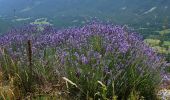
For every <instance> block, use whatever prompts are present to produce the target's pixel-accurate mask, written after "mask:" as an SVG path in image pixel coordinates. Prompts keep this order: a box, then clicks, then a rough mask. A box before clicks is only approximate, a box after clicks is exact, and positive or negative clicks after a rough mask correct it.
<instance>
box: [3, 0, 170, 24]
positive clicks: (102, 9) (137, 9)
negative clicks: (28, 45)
mask: <svg viewBox="0 0 170 100" xmlns="http://www.w3.org/2000/svg"><path fill="white" fill-rule="evenodd" d="M169 4H170V0H0V15H7V16H19V17H49V18H55V17H60V16H66V17H76V18H77V16H79V17H82V16H83V17H88V18H89V17H98V18H101V19H104V20H112V21H113V22H116V23H133V24H136V23H141V24H150V23H152V24H153V23H154V24H159V23H162V22H163V20H164V19H165V18H169V16H170V12H169V11H170V5H169Z"/></svg>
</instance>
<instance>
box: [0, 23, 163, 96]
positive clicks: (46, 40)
mask: <svg viewBox="0 0 170 100" xmlns="http://www.w3.org/2000/svg"><path fill="white" fill-rule="evenodd" d="M38 27H39V26H32V25H29V26H25V27H23V28H21V29H14V30H11V31H9V32H8V33H7V34H5V35H3V36H1V37H0V45H1V47H3V48H5V50H6V51H5V52H7V54H8V56H9V57H10V58H11V59H12V61H14V62H15V63H16V64H17V65H16V66H17V67H16V68H17V69H19V72H18V70H16V69H12V72H11V71H9V69H10V66H11V65H9V64H10V62H9V63H7V64H4V59H3V58H4V57H5V56H4V55H2V54H1V58H2V59H1V64H2V65H5V67H4V68H3V71H4V72H5V73H6V75H8V74H9V73H10V74H14V75H15V73H17V74H18V73H19V75H20V76H22V77H21V80H24V82H21V83H22V88H24V89H27V88H28V89H29V88H32V87H34V86H36V85H44V84H46V83H52V84H56V83H57V82H59V78H60V77H61V76H65V77H67V78H68V79H69V80H70V81H71V82H72V83H75V84H76V86H75V85H67V88H68V90H69V92H70V95H71V96H73V98H76V99H77V98H79V99H83V98H94V99H99V98H101V99H113V98H117V99H128V98H133V96H134V95H135V96H136V98H137V97H138V98H141V97H142V96H143V97H144V98H146V99H155V98H156V89H157V88H158V86H159V84H160V71H161V70H162V68H163V65H164V61H163V59H162V58H160V57H159V56H158V55H157V54H156V53H155V52H154V50H152V49H151V48H150V47H149V46H148V45H146V44H145V43H144V42H143V40H142V39H141V37H140V36H138V35H137V34H136V33H134V32H129V31H128V30H126V29H125V28H124V27H122V26H116V25H111V24H101V23H91V24H88V25H85V26H83V27H75V28H69V29H65V30H56V29H55V28H53V27H51V26H43V28H42V30H38ZM41 27H42V26H41ZM28 40H31V42H32V44H31V49H32V55H31V57H32V67H33V69H32V70H33V79H31V81H28V80H25V79H29V78H28V75H30V74H29V73H27V72H29V64H28V62H30V61H29V60H28V56H29V55H28V52H29V51H28V50H27V41H28ZM18 62H19V65H18ZM23 66H26V67H23ZM23 68H24V69H23ZM37 79H38V80H37ZM29 82H31V83H29ZM30 84H33V85H31V86H29V85H30ZM25 85H26V86H25ZM33 91H35V92H36V90H32V92H33ZM27 92H29V91H26V93H27ZM26 93H25V94H26ZM132 95H133V96H132Z"/></svg>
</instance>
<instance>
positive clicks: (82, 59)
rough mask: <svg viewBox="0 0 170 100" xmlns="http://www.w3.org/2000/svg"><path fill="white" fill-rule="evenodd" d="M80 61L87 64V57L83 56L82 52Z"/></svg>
mask: <svg viewBox="0 0 170 100" xmlns="http://www.w3.org/2000/svg"><path fill="white" fill-rule="evenodd" d="M81 61H82V63H83V64H88V59H87V57H85V55H84V54H82V55H81Z"/></svg>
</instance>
